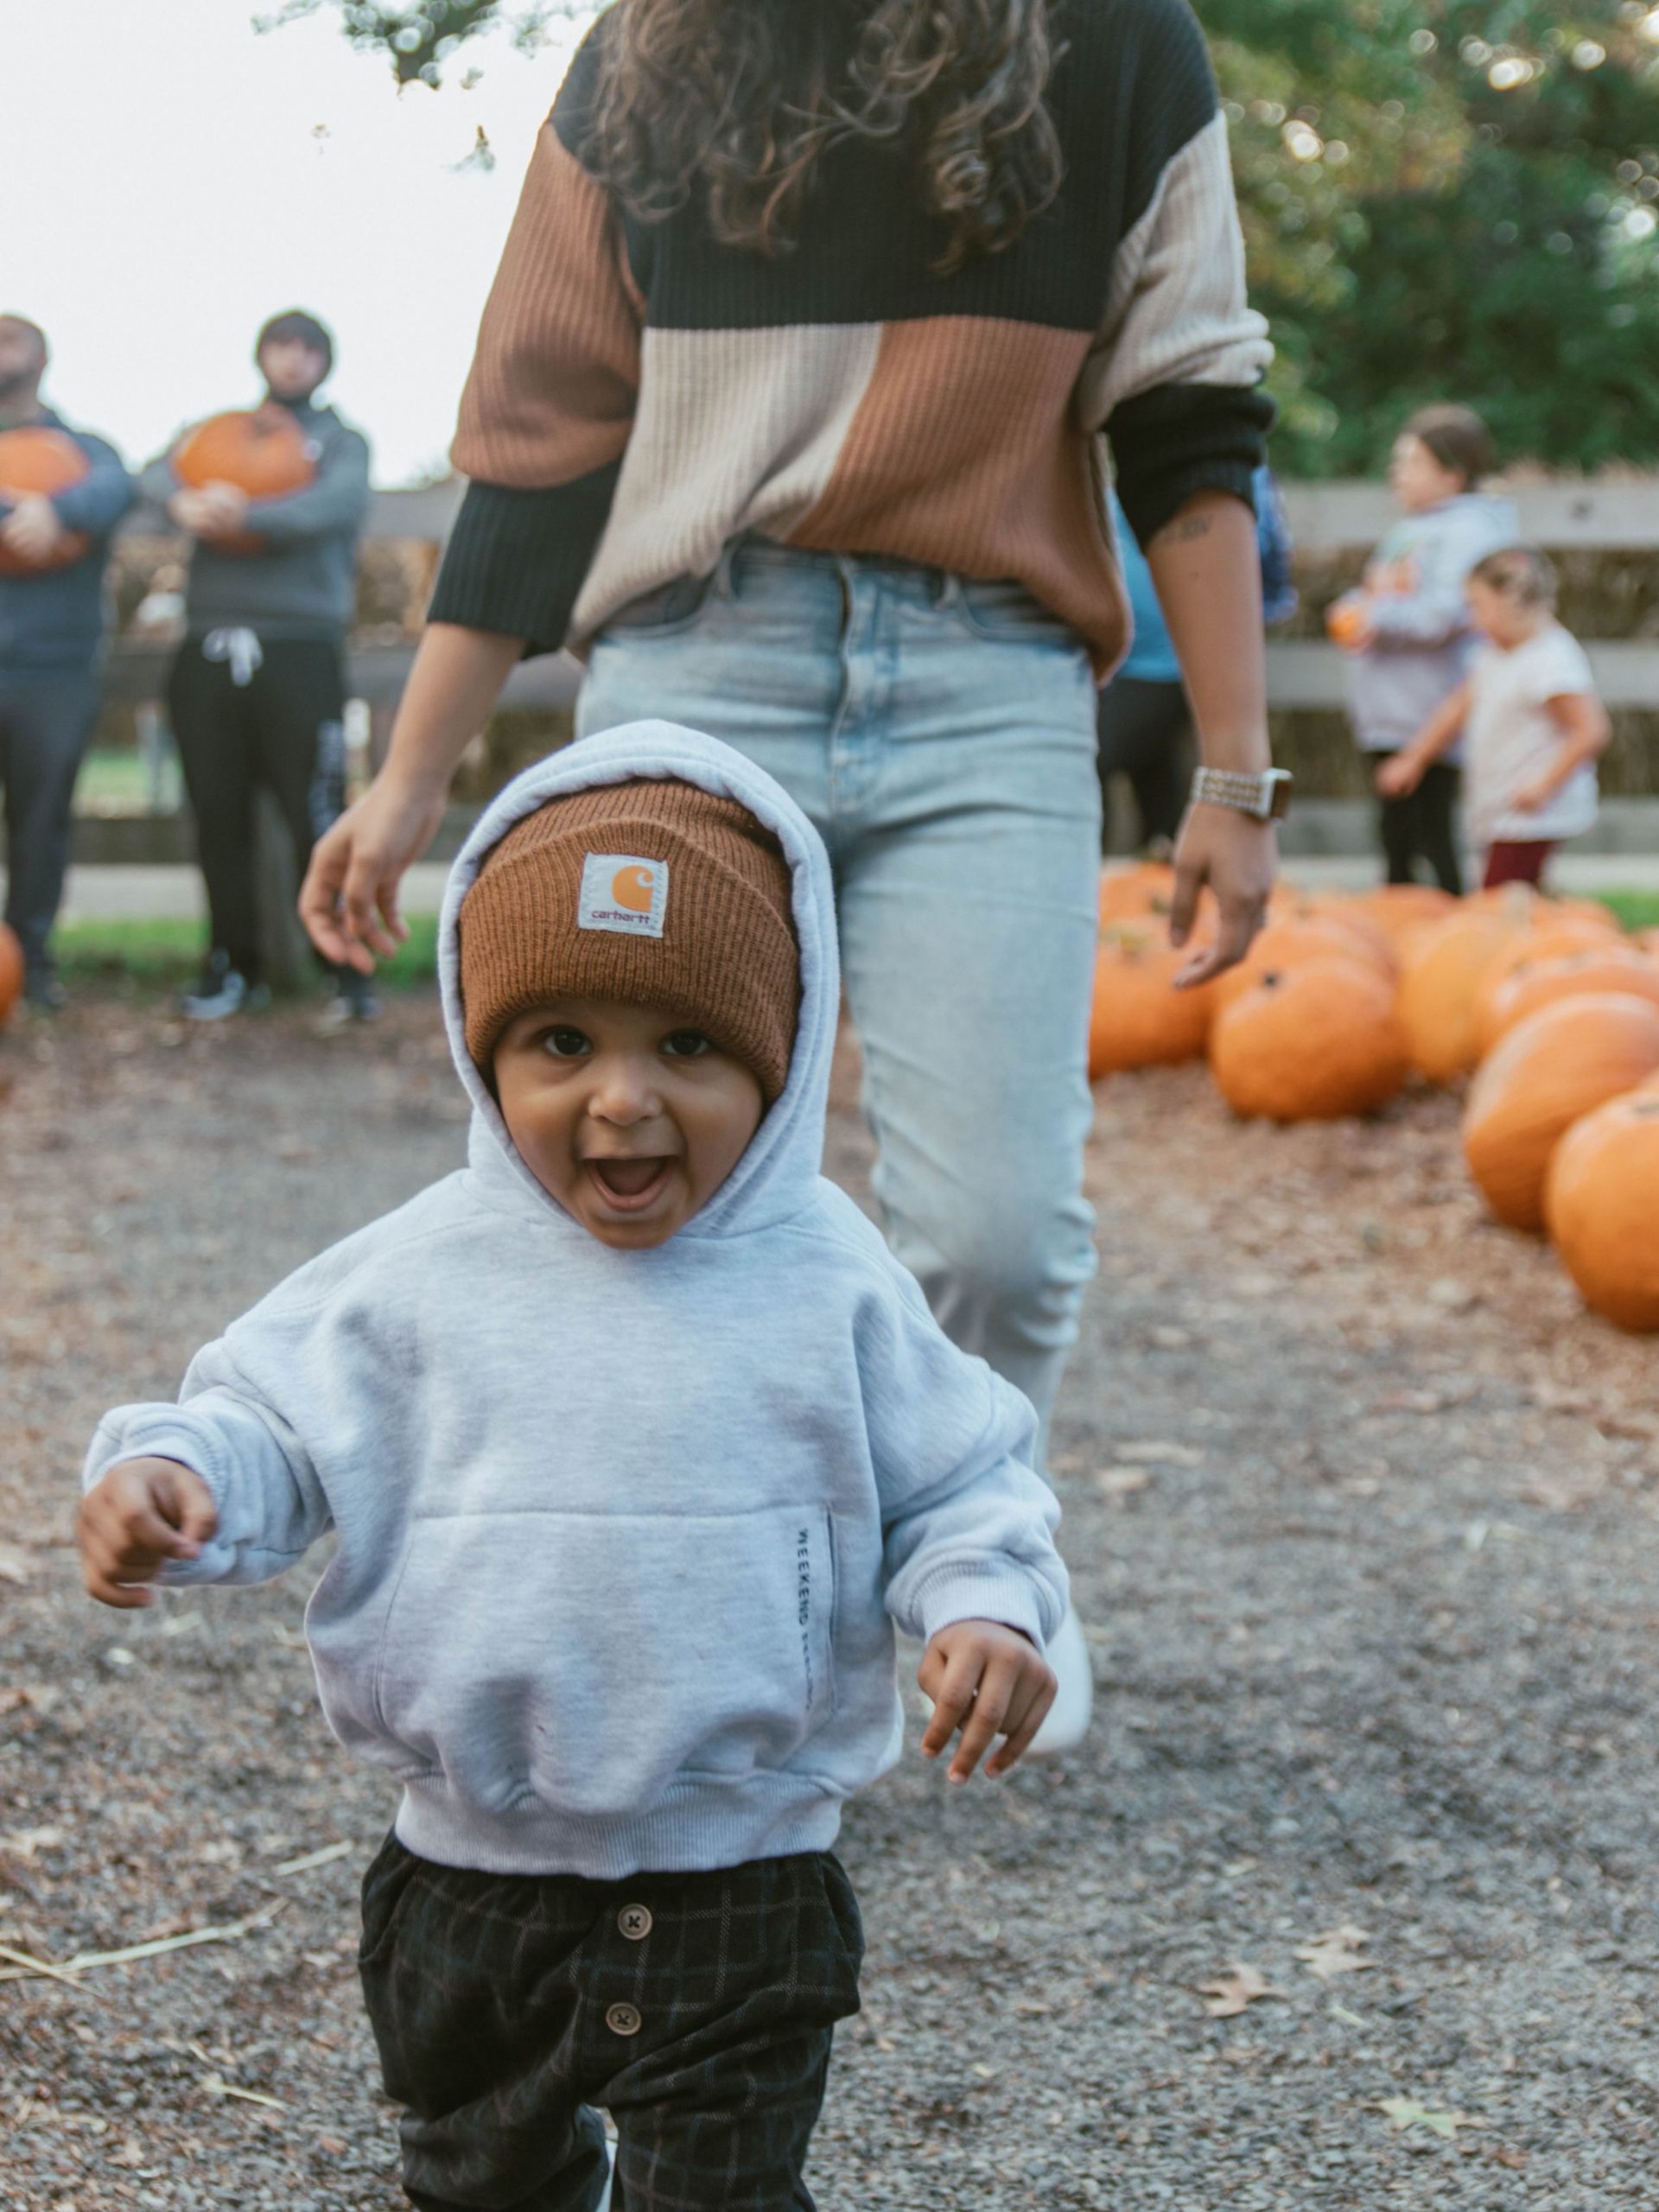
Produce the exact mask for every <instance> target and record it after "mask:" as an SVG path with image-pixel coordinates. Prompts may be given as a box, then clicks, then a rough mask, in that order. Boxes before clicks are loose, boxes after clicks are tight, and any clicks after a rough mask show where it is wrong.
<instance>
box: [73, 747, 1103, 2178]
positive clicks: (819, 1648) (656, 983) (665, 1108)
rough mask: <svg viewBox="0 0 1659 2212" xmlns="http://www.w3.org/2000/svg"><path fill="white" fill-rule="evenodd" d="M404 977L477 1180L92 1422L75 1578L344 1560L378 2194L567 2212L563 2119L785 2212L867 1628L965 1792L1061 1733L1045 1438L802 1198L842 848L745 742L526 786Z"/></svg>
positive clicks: (383, 1228)
mask: <svg viewBox="0 0 1659 2212" xmlns="http://www.w3.org/2000/svg"><path fill="white" fill-rule="evenodd" d="M440 963H441V972H442V987H443V999H444V1009H445V1017H446V1020H447V1022H448V1030H449V1035H450V1039H451V1044H452V1046H453V1049H454V1057H455V1065H456V1067H457V1069H458V1070H459V1071H460V1074H461V1081H462V1083H463V1084H465V1085H466V1087H467V1090H468V1092H469V1093H470V1095H471V1097H472V1100H473V1104H474V1122H473V1129H472V1137H471V1144H470V1153H469V1162H468V1165H467V1167H466V1169H465V1170H464V1171H462V1172H461V1173H457V1174H454V1175H452V1176H450V1177H448V1179H446V1180H444V1181H442V1182H441V1183H438V1184H436V1185H434V1186H433V1187H432V1188H431V1189H429V1190H428V1191H425V1192H422V1193H421V1194H420V1195H419V1196H418V1197H417V1198H414V1199H413V1200H411V1201H410V1204H409V1205H405V1206H404V1207H402V1208H401V1209H400V1210H399V1211H397V1212H396V1213H393V1214H391V1215H389V1216H387V1217H386V1218H385V1219H384V1220H382V1221H378V1222H376V1223H373V1224H371V1225H370V1226H369V1227H368V1228H366V1229H365V1230H359V1232H358V1234H357V1235H355V1236H350V1237H348V1238H346V1241H345V1242H344V1243H341V1244H339V1245H337V1246H336V1247H335V1248H334V1249H333V1250H332V1251H329V1252H327V1253H325V1254H324V1255H322V1256H321V1258H320V1259H316V1260H314V1261H312V1262H310V1263H309V1264H308V1266H306V1267H304V1268H301V1269H300V1270H299V1272H298V1273H297V1274H295V1275H293V1276H291V1277H290V1278H289V1281H287V1282H286V1283H284V1284H283V1285H282V1286H281V1287H279V1288H278V1289H277V1290H275V1291H273V1292H272V1293H271V1294H270V1296H269V1297H267V1298H266V1299H265V1300H263V1301H262V1303H260V1304H259V1305H258V1306H255V1308H254V1309H253V1311H252V1312H251V1313H248V1314H246V1315H245V1316H244V1318H243V1319H241V1320H239V1321H237V1322H235V1323H233V1324H232V1326H231V1328H230V1329H229V1330H228V1331H227V1332H226V1335H225V1336H224V1337H223V1338H220V1339H219V1342H218V1343H216V1344H212V1345H210V1346H209V1347H208V1348H207V1351H203V1352H201V1353H200V1354H199V1355H198V1356H197V1357H196V1359H195V1360H194V1363H193V1364H192V1366H191V1368H190V1370H189V1373H188V1376H186V1378H185V1383H184V1387H183V1390H182V1393H181V1399H180V1402H179V1403H178V1404H177V1405H147V1406H126V1407H123V1408H119V1409H118V1411H116V1412H114V1413H112V1414H110V1415H109V1416H108V1417H107V1418H106V1420H105V1421H104V1422H103V1424H102V1425H101V1427H99V1432H98V1434H97V1436H96V1438H95V1439H94V1440H93V1444H92V1450H91V1452H90V1455H89V1457H88V1460H87V1465H86V1496H85V1497H84V1499H83V1501H82V1504H81V1511H80V1522H79V1535H80V1543H81V1549H82V1554H83V1560H84V1567H85V1573H86V1584H87V1587H88V1588H89V1590H90V1591H91V1592H92V1595H93V1596H94V1597H96V1598H99V1599H102V1600H103V1601H104V1602H105V1604H107V1605H143V1604H148V1603H149V1601H150V1593H149V1590H148V1589H147V1588H146V1587H145V1585H147V1584H149V1583H150V1582H152V1581H157V1580H159V1581H162V1582H164V1583H167V1584H171V1585H176V1584H180V1583H187V1582H257V1581H262V1580H265V1579H267V1578H268V1577H270V1576H272V1575H275V1574H278V1573H281V1572H282V1571H283V1568H285V1567H289V1566H290V1565H292V1564H293V1563H294V1562H295V1561H296V1560H298V1559H300V1558H301V1557H302V1554H304V1553H305V1552H306V1551H307V1549H308V1548H309V1547H310V1546H311V1545H312V1544H314V1543H315V1542H316V1541H318V1539H319V1538H321V1536H322V1535H324V1534H325V1533H327V1532H329V1531H333V1532H334V1536H335V1539H336V1543H335V1548H334V1554H333V1557H332V1558H331V1559H330V1560H329V1562H328V1564H327V1567H326V1569H325V1571H324V1573H323V1575H322V1579H321V1581H320V1582H319V1584H318V1586H317V1588H316V1590H315V1594H314V1595H313V1597H312V1599H311V1603H310V1605H309V1608H308V1613H307V1630H308V1636H309V1639H310V1643H311V1649H312V1654H313V1658H314V1661H315V1667H316V1673H317V1682H318V1688H319V1691H320V1694H321V1700H322V1705H323V1709H324V1712H325V1713H326V1714H327V1719H328V1721H329V1724H330V1726H332V1727H333V1729H334V1733H335V1734H336V1735H337V1736H338V1737H339V1738H340V1741H341V1743H342V1744H343V1745H346V1748H347V1749H348V1750H349V1751H355V1752H357V1753H358V1754H359V1756H360V1757H362V1758H366V1759H369V1760H371V1761H372V1762H374V1763H375V1764H378V1765H380V1766H384V1767H385V1768H386V1769H388V1770H390V1771H391V1773H392V1774H393V1775H395V1776H396V1777H397V1780H398V1781H399V1783H401V1784H402V1785H403V1798H402V1802H401V1805H400V1807H399V1809H398V1812H397V1820H396V1823H395V1826H394V1827H393V1829H392V1832H391V1835H390V1836H389V1837H388V1838H387V1840H386V1841H385V1845H384V1846H383V1847H382V1848H381V1851H380V1853H379V1855H378V1858H377V1859H375V1861H374V1863H373V1865H372V1866H371V1867H370V1869H369V1871H368V1873H367V1875H366V1877H365V1882H364V1892H363V1903H364V1931H363V1946H362V1952H361V1967H362V1976H363V1986H364V1992H365V1999H366V2002H367V2006H368V2012H369V2015H370V2018H371V2021H372V2026H373V2029H374V2033H375V2037H376V2039H377V2042H378V2046H379V2050H380V2054H381V2059H382V2063H383V2066H384V2069H385V2080H386V2086H387V2089H388V2092H389V2093H390V2094H391V2095H392V2096H393V2097H395V2098H396V2099H397V2100H398V2101H400V2102H401V2103H402V2104H403V2105H404V2107H405V2115H404V2120H403V2123H402V2134H403V2143H404V2183H405V2187H406V2190H407V2191H408V2194H409V2196H410V2201H411V2202H413V2203H414V2204H416V2206H418V2207H422V2208H424V2212H448V2208H452V2207H453V2208H457V2209H458V2208H460V2207H461V2206H467V2207H469V2208H474V2212H481V2209H482V2208H500V2212H506V2208H509V2207H511V2208H513V2212H567V2208H568V2212H594V2208H595V2207H596V2206H598V2205H600V2204H601V2202H602V2201H603V2198H604V2193H605V2190H606V2188H607V2152H606V2148H605V2138H604V2132H603V2129H602V2127H601V2122H600V2120H599V2118H598V2115H597V2113H596V2111H595V2110H594V2107H601V2106H602V2107H607V2108H608V2110H609V2111H610V2113H611V2114H612V2116H613V2120H614V2122H615V2125H616V2129H617V2133H618V2138H619V2140H618V2145H617V2150H616V2172H615V2183H614V2187H615V2199H614V2202H615V2203H616V2205H617V2206H618V2207H619V2208H624V2207H625V2208H626V2212H652V2208H655V2212H668V2208H670V2207H672V2208H674V2212H688V2209H689V2208H694V2207H698V2206H705V2207H708V2208H709V2212H714V2208H716V2207H718V2208H721V2212H798V2208H810V2204H811V2198H810V2196H809V2195H808V2194H807V2191H806V2190H805V2187H804V2183H803V2182H802V2180H801V2170H802V2165H803V2162H804V2158H805V2154H806V2151H807V2145H808V2141H809V2139H810V2133H811V2130H812V2127H813V2125H814V2123H815V2121H816V2120H817V2113H818V2108H819V2106H820V2103H821V2101H822V2099H823V2088H824V2078H825V2071H826V2068H827V2065H828V2061H829V2045H830V2037H831V2032H832V2030H833V2026H834V2023H835V2022H836V2020H837V2019H839V2018H844V2017H846V2016H847V2015H848V2014H849V2013H851V2012H855V2011H856V2010H857V2005H858V1993H857V1977H858V1968H859V1962H860V1956H861V1936H860V1932H859V1921H858V1913H857V1908H856V1905H855V1902H854V1899H853V1896H852V1892H851V1891H850V1889H849V1885H848V1882H847V1878H846V1876H845V1874H844V1873H843V1872H842V1869H841V1867H840V1866H839V1864H838V1863H837V1861H836V1859H835V1858H834V1857H833V1856H831V1854H830V1847H831V1845H832V1844H833V1842H834V1840H835V1837H836V1829H837V1827H838V1825H839V1822H840V1818H841V1808H842V1803H843V1802H844V1801H845V1800H846V1798H847V1797H848V1796H849V1795H850V1794H851V1793H852V1792H853V1791H854V1790H855V1789H862V1788H863V1787H865V1786H866V1785H867V1784H868V1783H870V1782H872V1781H873V1780H874V1778H875V1777H876V1776H877V1775H879V1774H880V1773H882V1772H883V1771H884V1770H886V1769H887V1767H889V1766H890V1765H891V1764H893V1761H894V1759H895V1758H897V1757H898V1755H899V1750H900V1747H901V1742H902V1735H903V1714H902V1708H901V1706H900V1703H899V1697H898V1693H897V1688H896V1683H895V1678H894V1655H893V1624H894V1623H895V1622H896V1623H897V1624H899V1626H900V1627H902V1628H904V1629H905V1630H907V1631H908V1632H909V1633H911V1634H913V1635H914V1636H916V1637H918V1638H920V1639H921V1640H922V1641H923V1643H925V1647H926V1649H925V1656H924V1658H923V1661H922V1666H921V1674H920V1680H921V1682H922V1686H923V1688H925V1690H926V1691H927V1693H928V1694H929V1695H930V1696H931V1698H932V1699H933V1700H934V1711H933V1714H932V1718H931V1721H930V1723H929V1726H928V1727H927V1730H926V1732H925V1736H924V1738H923V1745H922V1748H923V1750H924V1751H925V1753H927V1754H928V1755H929V1756H936V1755H938V1753H939V1752H941V1751H944V1750H945V1749H946V1748H947V1747H948V1746H949V1745H950V1742H951V1739H952V1738H956V1743H955V1750H954V1752H953V1754H952V1756H951V1758H950V1777H951V1779H952V1780H953V1781H955V1782H957V1783H962V1782H965V1781H967V1780H968V1778H969V1776H970V1775H971V1774H972V1773H973V1771H974V1770H975V1767H976V1764H977V1763H978V1762H979V1760H980V1758H982V1755H984V1754H985V1753H986V1752H987V1751H989V1753H990V1757H989V1758H988V1763H987V1766H986V1771H987V1772H988V1773H991V1774H1001V1773H1005V1772H1006V1771H1007V1770H1008V1768H1010V1767H1011V1766H1012V1765H1013V1764H1014V1762H1015V1761H1016V1760H1017V1759H1018V1758H1020V1755H1021V1754H1022V1752H1023V1751H1025V1750H1026V1748H1027V1745H1029V1744H1030V1742H1031V1739H1032V1738H1033V1735H1034V1734H1035V1732H1036V1730H1037V1727H1038V1725H1039V1722H1040V1721H1041V1719H1042V1718H1043V1715H1044V1713H1045V1712H1046V1710H1047V1707H1048V1704H1049V1702H1050V1700H1051V1699H1052V1694H1053V1681H1052V1676H1051V1675H1050V1674H1049V1671H1048V1669H1047V1667H1046V1664H1045V1662H1044V1660H1043V1657H1042V1647H1043V1643H1044V1640H1045V1638H1046V1637H1048V1636H1050V1635H1052V1633H1053V1631H1054V1630H1055V1629H1056V1628H1057V1627H1058V1624H1059V1622H1060V1619H1061V1617H1062V1614H1063V1612H1064V1611H1065V1571H1064V1569H1063V1568H1062V1567H1061V1565H1060V1562H1059V1560H1058V1555H1057V1554H1056V1553H1055V1550H1054V1548H1053V1544H1052V1530H1053V1528H1054V1525H1055V1522H1056V1521H1057V1519H1058V1508H1057V1506H1056V1504H1055V1502H1054V1500H1053V1497H1052V1494H1051V1493H1050V1491H1048V1490H1047V1488H1046V1485H1045V1484H1043V1483H1041V1482H1040V1481H1039V1479H1038V1478H1037V1477H1036V1475H1034V1474H1033V1472H1032V1470H1031V1466H1030V1459H1031V1453H1032V1448H1033V1439H1034V1429H1035V1423H1034V1418H1033V1414H1032V1412H1031V1408H1030V1407H1029V1406H1028V1405H1027V1402H1026V1401H1025V1400H1024V1399H1023V1398H1022V1397H1021V1396H1020V1395H1019V1394H1018V1393H1017V1392H1016V1391H1014V1390H1013V1389H1011V1388H1009V1386H1008V1385H1007V1384H1006V1383H1002V1382H1001V1381H1000V1380H999V1379H998V1378H997V1377H996V1376H995V1375H993V1374H992V1372H991V1370H989V1369H988V1367H987V1366H986V1365H985V1364H984V1363H983V1362H982V1361H981V1360H978V1359H974V1358H970V1357H968V1356H966V1355H965V1354H963V1353H962V1352H959V1351H957V1350H956V1349H955V1348H954V1347H953V1346H952V1345H951V1344H950V1343H949V1342H948V1341H947V1339H946V1338H945V1337H944V1335H943V1334H942V1333H941V1332H940V1331H939V1329H938V1327H937V1326H936V1325H935V1324H934V1322H933V1320H932V1319H931V1316H930V1315H929V1313H928V1310H927V1307H926V1306H925V1303H924V1301H923V1299H922V1296H921V1294H920V1292H919V1291H918V1288H917V1287H916V1285H915V1283H914V1281H912V1278H911V1277H910V1276H909V1275H907V1274H906V1273H905V1272H904V1271H903V1270H902V1269H901V1268H899V1265H898V1264H897V1262H895V1261H893V1258H892V1257H891V1256H890V1255H889V1254H888V1252H887V1247H886V1245H885V1244H884V1243H883V1242H882V1240H881V1237H880V1234H879V1233H878V1231H877V1230H876V1229H875V1228H874V1225H873V1224H871V1223H870V1222H869V1221H868V1220H867V1219H866V1217H864V1215H863V1214H862V1213H861V1211H859V1209H858V1208H857V1207H856V1206H855V1205H854V1204H853V1202H852V1200H851V1199H849V1198H847V1197H846V1196H845V1195H844V1194H843V1193H842V1192H840V1191H839V1190H837V1189H836V1187H835V1186H834V1185H832V1184H830V1183H829V1182H828V1181H826V1180H825V1179H823V1177H822V1175H821V1174H820V1173H819V1160H820V1154H821V1151H822V1145H823V1119H824V1110H825V1100H826V1093H827V1090H828V1084H829V1062H830V1054H831V1052H832V1049H833V1046H834V1042H835V1030H836V1014H837V1008H838V1004H839V984H838V976H837V966H836V942H835V916H834V908H833V905H832V900H831V889H830V878H829V861H828V858H827V855H826V854H825V852H824V849H823V845H822V843H821V842H820V841H819V839H818V837H817V833H816V832H815V831H814V830H813V829H812V828H811V827H810V824H809V823H807V821H806V818H805V817H804V815H803V814H802V813H801V812H800V810H798V808H797V807H796V806H795V804H793V802H792V801H791V799H790V798H787V797H786V795H785V793H784V791H782V790H781V789H780V788H779V785H777V784H775V783H773V782H772V779H770V778H769V777H768V776H766V775H765V774H764V773H762V772H761V771H760V770H759V769H758V768H756V767H755V766H753V765H752V764H751V763H750V762H749V761H747V760H745V759H743V758H742V756H741V755H740V754H738V753H734V752H732V751H730V750H729V749H728V748H727V747H724V746H722V745H720V744H717V743H715V741H713V740H712V739H709V738H704V737H702V736H699V735H697V734H695V733H694V732H691V731H689V730H683V729H679V728H674V727H673V726H672V725H671V724H668V723H663V722H645V723H637V724H634V725H632V726H630V727H629V728H625V729H621V730H618V731H613V732H612V733H611V734H609V735H607V736H605V737H599V738H594V739H591V740H589V741H587V742H585V743H583V744H582V745H581V746H578V747H574V748H573V749H571V750H570V751H569V752H568V753H564V754H563V755H561V756H560V757H559V758H558V759H556V760H553V761H550V762H547V763H544V764H543V765H542V766H539V767H537V768H535V769H533V770H531V772H529V773H527V774H526V775H524V776H521V777H520V778H519V779H518V781H517V782H516V783H515V784H513V785H511V786H510V787H509V788H508V790H507V791H505V792H503V793H502V795H501V797H500V798H499V799H498V800H497V801H496V802H495V804H494V805H493V807H492V808H491V809H490V810H489V811H488V812H487V814H486V816H485V817H484V818H483V820H482V821H481V822H480V824H479V825H478V828H477V829H475V830H474V834H473V836H472V837H471V838H470V839H469V841H468V842H467V848H466V849H465V850H464V852H463V853H462V855H461V858H460V860H459V861H457V863H456V866H455V868H454V874H453V875H452V877H451V880H450V885H449V890H448V899H447V902H446V905H445V909H444V915H443V921H442V939H441V952H440ZM999 1739H1000V1740H999Z"/></svg>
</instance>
